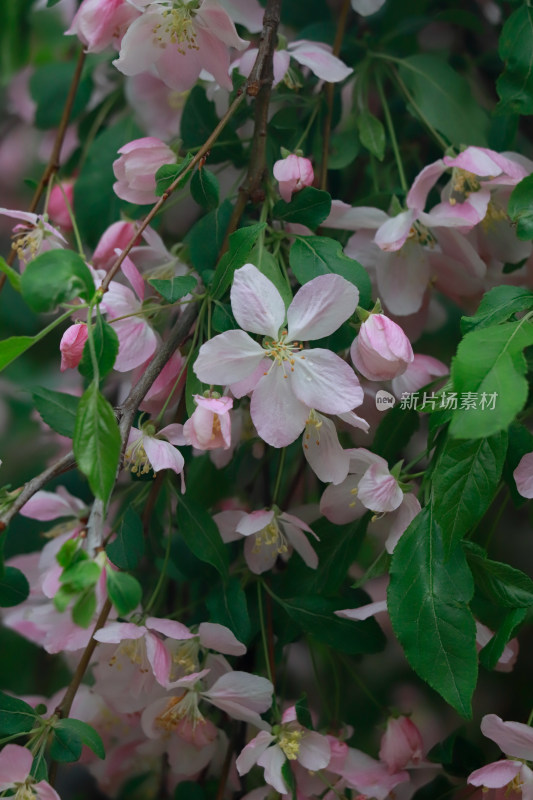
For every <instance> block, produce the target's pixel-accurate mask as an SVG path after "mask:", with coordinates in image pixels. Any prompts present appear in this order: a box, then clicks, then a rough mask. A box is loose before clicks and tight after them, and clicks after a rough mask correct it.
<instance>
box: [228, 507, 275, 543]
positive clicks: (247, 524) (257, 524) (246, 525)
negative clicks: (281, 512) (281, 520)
mask: <svg viewBox="0 0 533 800" xmlns="http://www.w3.org/2000/svg"><path fill="white" fill-rule="evenodd" d="M273 517H274V512H273V511H267V510H266V509H265V510H262V511H252V513H251V514H245V515H244V516H243V517H242V518H241V520H240V522H239V523H238V524H237V533H240V534H241V536H251V535H252V534H254V533H259V531H262V530H263V528H266V526H267V525H268V524H269V523H270V522H272V519H273Z"/></svg>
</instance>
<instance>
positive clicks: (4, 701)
mask: <svg viewBox="0 0 533 800" xmlns="http://www.w3.org/2000/svg"><path fill="white" fill-rule="evenodd" d="M37 719H38V717H37V714H36V712H35V711H34V709H33V708H32V707H31V706H30V705H28V703H25V702H24V700H19V699H18V697H11V695H9V694H5V693H4V692H0V734H2V736H9V735H11V734H13V733H29V732H30V731H31V730H32V729H33V727H34V726H35V723H36V721H37Z"/></svg>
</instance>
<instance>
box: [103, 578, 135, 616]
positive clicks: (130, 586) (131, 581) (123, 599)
mask: <svg viewBox="0 0 533 800" xmlns="http://www.w3.org/2000/svg"><path fill="white" fill-rule="evenodd" d="M107 592H108V594H109V599H110V600H111V602H112V603H113V605H114V606H115V608H116V610H117V613H118V615H119V617H125V616H126V614H130V613H131V612H132V611H134V610H135V609H136V608H137V606H138V605H139V603H140V602H141V598H142V587H141V584H140V583H139V581H138V580H137V579H136V578H134V577H133V575H128V573H127V572H115V570H113V569H108V570H107Z"/></svg>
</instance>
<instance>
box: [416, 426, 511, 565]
mask: <svg viewBox="0 0 533 800" xmlns="http://www.w3.org/2000/svg"><path fill="white" fill-rule="evenodd" d="M506 452H507V431H500V432H499V433H495V434H493V436H490V437H489V438H488V439H474V440H472V439H467V440H462V439H459V440H458V439H450V438H448V439H447V440H446V443H445V445H444V448H443V450H442V451H441V454H440V456H439V459H438V461H437V464H436V466H435V470H434V472H433V474H432V480H431V485H432V488H433V495H434V503H433V510H434V513H435V519H436V520H437V522H438V523H439V524H440V526H441V528H442V534H443V542H444V550H445V552H446V553H449V552H451V550H452V549H453V548H454V547H455V545H456V544H457V542H458V541H459V540H460V539H462V538H463V536H464V535H465V534H466V533H468V531H469V530H471V528H472V527H473V526H474V525H475V524H476V522H478V520H480V519H481V517H482V516H483V514H484V513H485V511H486V510H487V509H488V508H489V506H490V504H491V503H492V501H493V499H494V495H495V494H496V492H497V490H498V486H499V483H500V478H501V474H502V469H503V464H504V461H505V454H506Z"/></svg>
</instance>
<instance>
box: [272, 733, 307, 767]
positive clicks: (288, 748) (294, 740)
mask: <svg viewBox="0 0 533 800" xmlns="http://www.w3.org/2000/svg"><path fill="white" fill-rule="evenodd" d="M302 736H303V733H302V731H299V730H291V729H290V728H282V730H281V733H280V736H279V739H278V744H279V746H280V747H281V749H282V750H283V752H284V753H285V755H286V756H287V758H288V759H289V761H295V760H296V759H297V758H298V755H299V753H300V741H301V739H302Z"/></svg>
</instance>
